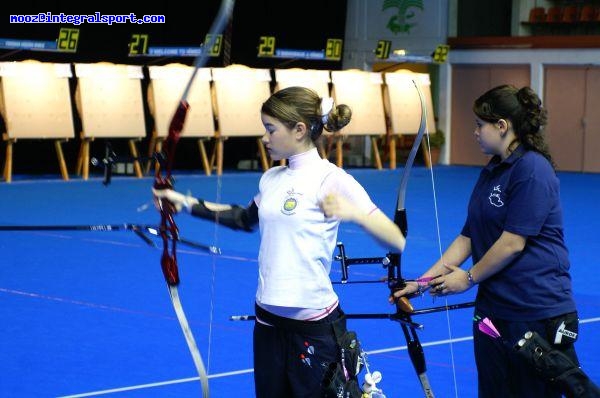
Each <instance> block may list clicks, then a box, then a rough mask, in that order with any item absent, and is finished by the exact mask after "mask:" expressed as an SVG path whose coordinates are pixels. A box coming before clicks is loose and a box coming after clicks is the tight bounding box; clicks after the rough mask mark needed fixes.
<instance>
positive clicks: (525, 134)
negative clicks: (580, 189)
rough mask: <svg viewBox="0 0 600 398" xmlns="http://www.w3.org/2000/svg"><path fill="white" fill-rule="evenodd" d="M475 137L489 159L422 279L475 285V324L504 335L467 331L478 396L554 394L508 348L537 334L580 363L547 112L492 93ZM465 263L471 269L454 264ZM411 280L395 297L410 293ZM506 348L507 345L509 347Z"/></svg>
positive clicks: (444, 291) (449, 289)
mask: <svg viewBox="0 0 600 398" xmlns="http://www.w3.org/2000/svg"><path fill="white" fill-rule="evenodd" d="M473 111H474V113H475V122H476V129H475V132H474V134H475V138H476V139H477V143H478V144H479V146H480V147H481V150H482V152H483V153H485V154H487V155H491V156H492V157H491V159H490V161H489V163H488V164H487V165H486V166H485V167H484V168H483V170H482V171H481V174H480V176H479V180H478V181H477V183H476V185H475V188H474V189H473V192H472V194H471V198H470V201H469V206H468V214H467V219H466V222H465V224H464V226H463V229H462V231H461V233H460V234H459V235H458V237H456V238H455V240H454V241H453V242H452V244H451V245H450V246H449V247H448V248H447V249H446V251H445V252H444V254H443V256H442V258H441V259H440V260H438V261H437V262H436V263H435V264H434V265H433V266H432V267H431V268H430V269H429V270H428V271H427V272H426V273H425V274H424V275H423V276H432V277H433V276H436V275H442V276H441V277H439V278H435V279H434V280H433V281H432V282H431V283H430V284H431V286H432V289H431V291H430V292H431V294H433V295H449V294H455V293H461V292H463V291H465V290H467V289H469V288H471V287H472V286H474V285H476V284H477V285H478V291H477V297H476V300H475V319H484V318H486V317H487V318H489V319H490V320H491V321H492V323H493V324H494V325H495V326H496V328H497V329H498V331H499V332H500V335H501V336H502V339H494V338H492V337H490V336H488V335H486V334H484V333H482V332H481V331H479V330H478V325H477V323H475V324H474V328H473V336H474V338H473V340H474V351H475V359H476V363H477V370H478V381H479V397H480V398H484V397H513V398H516V397H519V398H537V397H540V398H542V397H543V398H554V397H560V396H561V394H560V392H558V391H556V390H554V389H553V387H551V386H550V385H549V383H548V382H547V381H545V380H543V379H542V378H540V377H538V376H537V375H536V373H535V369H534V368H533V367H532V366H531V365H529V364H528V363H526V361H523V360H522V359H520V358H518V356H517V353H516V350H514V349H513V348H512V345H513V344H515V343H516V342H517V341H518V340H519V339H521V338H522V337H523V335H524V333H525V332H527V331H535V332H537V333H538V334H539V335H540V336H542V337H544V338H545V339H546V340H547V341H548V342H549V343H551V344H552V347H553V348H554V349H558V350H560V351H561V352H562V353H564V354H566V355H567V356H568V357H569V358H570V359H571V360H572V361H573V363H574V364H575V365H578V360H577V355H576V353H575V349H574V346H573V343H574V342H575V340H576V338H577V333H578V323H579V321H578V317H577V312H576V306H575V302H574V300H573V295H572V290H571V276H570V274H569V266H570V264H569V256H568V251H567V248H566V246H565V242H564V236H563V214H562V208H561V202H560V186H559V180H558V178H557V176H556V173H555V170H554V163H553V161H552V157H551V156H550V153H549V151H548V148H547V145H546V143H545V140H544V136H543V135H542V128H543V126H544V125H545V124H546V121H547V111H546V109H545V108H543V107H542V103H541V100H540V98H539V97H538V96H537V94H536V93H535V92H534V91H533V90H532V89H531V88H529V87H523V88H521V89H518V88H516V87H514V86H510V85H502V86H498V87H495V88H493V89H491V90H489V91H487V92H486V93H484V94H483V95H482V96H480V97H479V98H478V99H477V100H476V101H475V102H474V105H473ZM469 257H471V258H472V264H473V266H472V267H471V268H470V269H469V270H463V269H461V268H459V267H460V266H461V265H462V264H463V263H464V262H465V261H466V260H467V259H468V258H469ZM418 290H419V287H418V286H417V284H415V283H409V284H408V285H407V287H406V288H405V289H403V290H401V291H398V292H396V293H395V294H394V296H396V297H400V296H403V295H407V294H411V293H414V292H415V291H418ZM506 343H508V344H506Z"/></svg>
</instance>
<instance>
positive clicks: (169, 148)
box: [154, 0, 234, 398]
mask: <svg viewBox="0 0 600 398" xmlns="http://www.w3.org/2000/svg"><path fill="white" fill-rule="evenodd" d="M233 6H234V0H222V1H221V6H220V8H219V12H218V14H217V17H216V18H215V20H214V22H213V24H212V26H211V28H210V30H209V32H208V37H209V40H208V43H205V44H204V47H203V49H202V52H201V54H200V55H199V56H198V57H197V58H196V60H195V61H194V70H193V73H192V75H191V77H190V79H189V81H188V83H187V85H186V87H185V90H184V92H183V95H182V96H181V100H180V102H179V104H178V106H177V109H176V110H175V114H174V115H173V118H172V119H171V123H170V124H169V134H168V136H167V138H166V140H165V143H164V145H163V152H164V158H163V159H160V161H159V162H157V164H156V170H155V178H154V188H155V189H173V180H172V171H173V165H174V162H175V148H176V146H177V142H178V141H179V138H180V136H181V131H182V130H183V126H184V124H185V119H186V116H187V113H188V110H189V104H188V102H187V97H188V94H189V92H190V89H191V87H192V84H193V82H194V78H195V77H196V74H197V72H198V69H199V68H201V67H203V66H204V65H206V63H207V60H208V57H209V51H208V49H210V48H212V47H213V46H214V44H215V42H216V39H217V35H219V34H221V32H223V30H224V28H225V24H226V23H227V22H228V20H229V18H230V17H231V15H232V13H233ZM159 211H160V217H161V221H160V228H159V230H160V236H161V238H162V241H163V253H162V257H161V267H162V271H163V275H164V277H165V280H166V282H167V286H168V288H169V294H170V297H171V302H172V304H173V308H174V309H175V313H176V314H177V320H178V321H179V325H180V326H181V329H182V330H183V334H184V336H185V340H186V342H187V345H188V348H189V350H190V353H191V355H192V359H193V361H194V365H195V366H196V370H197V371H198V375H199V377H200V382H201V384H202V396H203V398H208V397H209V396H210V392H209V386H208V374H207V372H206V368H205V367H204V362H203V361H202V356H201V355H200V350H199V349H198V346H197V344H196V341H195V339H194V335H193V334H192V331H191V328H190V326H189V323H188V321H187V318H186V316H185V312H184V311H183V306H182V304H181V300H180V299H179V291H178V288H177V287H178V285H179V271H178V267H177V251H176V249H177V241H178V240H179V229H178V227H177V224H176V223H175V220H174V215H175V209H174V207H173V205H172V204H171V203H169V202H168V201H166V200H162V199H161V200H159Z"/></svg>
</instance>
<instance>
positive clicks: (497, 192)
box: [490, 185, 504, 207]
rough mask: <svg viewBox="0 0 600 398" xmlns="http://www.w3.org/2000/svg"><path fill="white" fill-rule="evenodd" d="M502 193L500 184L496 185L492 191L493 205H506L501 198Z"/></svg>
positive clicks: (491, 199)
mask: <svg viewBox="0 0 600 398" xmlns="http://www.w3.org/2000/svg"><path fill="white" fill-rule="evenodd" d="M501 193H502V191H501V190H500V185H496V186H495V187H494V188H493V189H492V192H491V193H490V203H491V204H492V206H496V207H502V206H504V202H503V201H502V199H501V198H500V194H501Z"/></svg>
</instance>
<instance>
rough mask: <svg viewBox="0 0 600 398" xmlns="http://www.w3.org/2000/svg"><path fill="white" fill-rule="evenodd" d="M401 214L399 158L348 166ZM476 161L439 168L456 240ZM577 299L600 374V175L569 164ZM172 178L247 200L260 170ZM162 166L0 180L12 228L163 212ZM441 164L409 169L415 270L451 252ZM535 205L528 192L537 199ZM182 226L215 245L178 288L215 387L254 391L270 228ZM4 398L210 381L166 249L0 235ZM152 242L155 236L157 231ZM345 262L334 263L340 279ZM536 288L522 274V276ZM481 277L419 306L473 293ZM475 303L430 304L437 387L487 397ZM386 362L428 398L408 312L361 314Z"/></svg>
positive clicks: (39, 234) (355, 300) (347, 241)
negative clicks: (187, 332) (108, 177)
mask: <svg viewBox="0 0 600 398" xmlns="http://www.w3.org/2000/svg"><path fill="white" fill-rule="evenodd" d="M349 171H350V172H351V174H353V175H354V176H355V177H356V179H357V180H358V181H359V182H361V183H362V184H363V185H364V186H365V188H366V189H367V191H368V192H369V193H370V194H371V196H372V198H373V200H374V201H375V202H376V203H377V204H378V205H380V207H381V208H382V209H383V210H384V211H385V212H386V213H388V214H389V215H392V214H393V211H394V207H395V204H396V196H397V189H398V184H399V181H400V176H401V172H402V169H398V170H382V171H377V170H372V169H350V170H349ZM478 173H479V168H473V167H460V166H439V167H436V168H435V169H434V182H435V194H436V195H435V196H436V198H437V208H438V214H439V232H440V240H441V244H442V246H443V247H446V246H447V245H448V244H449V242H450V241H451V240H452V239H453V238H454V236H455V235H456V233H458V231H459V230H460V227H461V226H462V223H463V221H464V220H463V219H464V215H465V208H466V204H467V199H468V196H469V194H470V191H471V188H472V186H473V184H474V182H475V179H476V178H477V175H478ZM559 176H560V179H561V184H562V185H561V187H562V197H563V206H564V210H565V226H566V239H567V243H568V246H569V248H570V254H571V260H572V275H573V281H574V291H575V298H576V300H577V304H578V307H579V313H580V318H581V321H582V324H581V330H580V340H579V341H578V343H577V346H576V347H577V350H578V354H579V356H580V360H581V363H582V366H583V368H584V370H585V371H586V372H587V373H588V374H589V376H591V378H592V379H593V380H595V381H596V382H597V383H598V381H600V355H599V354H600V337H599V336H600V294H599V293H598V286H600V277H599V276H598V265H599V260H598V252H599V251H600V240H599V239H598V231H600V206H599V204H598V203H599V202H598V200H599V198H600V174H580V173H559ZM176 177H177V179H176V187H177V189H178V190H181V191H184V192H185V191H188V190H189V191H190V192H191V193H192V194H194V195H195V196H199V197H203V198H205V199H208V200H216V201H220V202H224V203H239V204H245V203H247V202H248V201H249V200H250V199H251V198H252V196H253V195H254V193H255V190H256V189H257V183H258V180H259V178H260V174H259V173H256V172H242V173H235V172H226V173H225V174H224V175H222V176H221V177H220V178H219V177H216V176H204V175H190V174H185V175H183V174H182V175H180V176H176ZM151 185H152V179H151V178H149V177H148V178H142V179H137V178H134V177H114V178H113V181H112V183H111V184H110V185H108V186H104V185H103V184H102V181H101V179H100V178H91V179H90V180H88V181H82V180H78V179H77V178H75V179H72V180H71V181H62V180H58V179H41V178H27V177H24V176H15V180H14V181H13V182H12V183H10V184H7V183H1V184H0V205H1V208H2V209H3V212H2V215H0V225H2V226H12V225H97V224H114V225H121V224H124V223H133V224H144V225H145V224H152V225H154V224H157V223H158V221H159V216H158V213H157V212H156V210H155V209H154V207H153V205H152V203H151V190H150V188H151ZM433 192H434V191H433V188H432V183H431V175H430V173H429V171H428V170H426V169H425V168H423V167H416V168H414V169H413V170H412V172H411V179H410V180H409V183H408V191H407V197H406V207H407V209H408V222H409V233H408V239H407V242H408V243H407V248H406V251H405V253H404V255H403V271H404V276H405V277H416V276H418V275H420V274H421V273H422V272H423V271H424V270H425V269H426V268H427V267H428V266H429V265H430V264H431V263H432V262H433V261H434V260H435V259H436V258H437V257H438V256H439V255H440V248H439V244H438V233H437V226H436V217H435V210H434V209H435V208H434V201H433ZM534 205H535V204H532V206H534ZM177 221H178V224H179V228H180V233H181V236H182V237H183V238H185V239H188V240H192V241H196V242H200V243H203V244H209V245H216V246H218V247H220V248H221V250H222V254H220V255H213V254H210V253H207V252H205V251H202V250H197V249H194V248H191V247H187V246H184V245H180V246H179V247H178V260H179V269H180V276H181V284H180V286H179V289H180V295H181V301H182V303H183V307H184V310H185V311H186V314H187V317H188V320H189V322H190V325H191V328H192V330H193V333H194V335H195V338H196V341H197V343H198V346H199V349H200V352H201V354H202V357H203V359H204V362H205V364H206V365H207V368H208V373H209V375H210V389H211V396H213V397H217V398H227V397H236V398H239V397H253V396H254V394H253V379H252V323H251V322H244V321H238V322H235V321H230V320H229V317H230V316H231V315H240V314H251V313H252V311H253V303H254V291H255V288H256V278H257V260H256V259H257V252H258V241H259V236H258V234H257V233H254V234H246V233H242V232H237V233H236V232H233V231H229V230H227V229H224V228H221V227H215V225H214V224H210V223H208V222H205V221H202V220H198V219H192V218H191V217H189V216H186V215H180V216H178V217H177ZM0 236H1V237H2V239H0V249H1V252H2V261H1V264H2V266H0V301H1V302H2V305H1V306H0V319H1V325H2V327H0V358H1V363H2V369H1V371H0V396H1V397H15V398H18V397H36V398H38V397H86V396H104V395H106V396H113V397H115V398H117V397H119V398H121V397H128V398H129V397H178V398H179V397H199V396H201V387H200V383H199V381H198V376H197V374H196V373H195V367H194V364H193V361H192V359H191V356H190V354H189V351H188V348H187V345H186V343H185V339H184V337H183V334H182V332H181V328H180V326H179V323H178V322H177V319H176V317H175V312H174V310H173V307H172V305H171V301H170V299H169V295H168V290H167V288H166V284H165V281H164V278H163V275H162V271H161V268H160V264H159V259H160V254H161V250H162V249H159V248H152V247H150V246H148V245H147V244H146V243H145V242H144V241H142V240H141V239H140V238H139V237H138V236H137V235H135V234H134V233H133V232H131V231H107V232H102V231H97V232H92V231H40V230H37V231H19V232H15V231H3V232H0ZM339 240H340V241H342V242H343V243H344V245H345V249H346V255H347V256H348V257H380V256H382V255H384V254H385V252H383V251H382V249H381V248H380V247H379V246H378V245H377V243H376V242H375V241H373V240H372V239H371V238H369V237H368V236H366V235H365V233H364V232H363V231H362V230H361V229H360V228H359V227H357V226H355V225H352V224H342V227H341V229H340V235H339ZM156 243H159V242H158V240H156ZM384 273H385V271H384V270H383V269H382V267H381V266H378V265H360V266H353V267H351V269H350V280H351V281H352V280H364V279H377V278H379V277H381V276H383V275H384ZM340 276H341V273H340V271H339V268H338V263H334V270H333V272H332V275H331V277H332V279H333V280H334V281H338V280H339V278H340ZM523 288H524V289H526V288H527V287H526V286H523ZM336 290H337V291H338V293H339V295H340V298H341V302H342V306H343V308H344V310H345V311H346V312H347V313H388V312H390V311H392V308H391V307H390V305H389V304H388V303H387V296H388V291H387V287H386V286H385V285H384V284H347V285H336ZM474 293H475V289H472V290H470V291H468V292H466V293H465V294H463V295H459V296H453V297H450V298H449V299H448V301H446V300H440V299H438V300H437V301H436V302H433V301H432V299H431V298H429V297H428V296H426V297H425V298H422V299H415V300H413V305H414V306H415V307H416V308H427V307H430V306H438V305H443V304H446V303H462V302H468V301H471V300H472V299H473V298H474ZM471 318H472V309H470V308H468V309H460V310H455V311H450V312H447V313H446V312H438V313H434V314H428V315H419V316H415V317H414V318H413V320H414V321H416V322H419V323H422V324H423V325H424V329H423V330H422V331H419V337H420V340H421V342H422V344H423V347H424V351H425V357H426V360H427V367H428V375H429V380H430V382H431V385H432V388H433V391H434V393H435V395H436V397H438V398H445V397H460V398H468V397H476V396H477V394H476V389H477V385H476V384H477V383H476V370H475V364H474V360H473V353H472V341H471V322H472V320H471ZM349 327H350V328H351V329H353V330H355V331H356V332H357V333H358V336H359V338H360V339H361V342H362V345H363V348H364V349H366V350H367V351H368V352H369V353H370V354H369V359H370V367H371V370H379V371H381V372H382V374H383V380H382V381H381V383H380V387H381V388H383V390H384V392H385V393H386V395H387V397H388V398H395V397H421V396H423V393H422V392H421V389H420V385H419V382H418V379H417V377H416V375H415V372H414V370H413V368H412V364H411V362H410V359H409V357H408V353H407V351H406V347H405V346H406V341H405V340H404V337H403V335H402V332H401V328H400V326H399V324H397V323H395V322H392V321H389V320H364V319H352V320H349Z"/></svg>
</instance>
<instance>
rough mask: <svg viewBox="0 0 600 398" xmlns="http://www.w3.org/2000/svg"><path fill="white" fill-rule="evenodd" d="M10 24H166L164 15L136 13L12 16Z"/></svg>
mask: <svg viewBox="0 0 600 398" xmlns="http://www.w3.org/2000/svg"><path fill="white" fill-rule="evenodd" d="M9 21H10V23H62V24H73V25H81V24H84V23H102V24H107V25H112V24H114V23H133V24H145V23H165V21H166V18H165V16H164V15H143V16H142V17H141V18H138V17H137V16H136V14H135V13H133V12H131V13H129V14H122V15H103V14H102V13H100V12H95V13H93V14H65V13H62V12H61V13H60V14H53V13H51V12H41V13H39V14H32V15H10V16H9Z"/></svg>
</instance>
